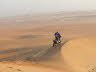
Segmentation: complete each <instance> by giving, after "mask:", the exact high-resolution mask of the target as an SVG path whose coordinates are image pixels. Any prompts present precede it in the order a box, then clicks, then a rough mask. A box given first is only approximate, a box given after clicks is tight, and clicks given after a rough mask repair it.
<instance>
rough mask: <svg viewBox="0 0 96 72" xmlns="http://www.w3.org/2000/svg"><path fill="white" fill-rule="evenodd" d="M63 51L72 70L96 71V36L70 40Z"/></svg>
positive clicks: (77, 71)
mask: <svg viewBox="0 0 96 72" xmlns="http://www.w3.org/2000/svg"><path fill="white" fill-rule="evenodd" d="M61 52H62V55H63V58H64V62H65V63H67V68H69V69H70V72H96V37H88V38H80V39H75V40H70V41H69V42H68V43H66V44H65V45H64V46H63V48H62V51H61Z"/></svg>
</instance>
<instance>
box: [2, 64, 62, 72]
mask: <svg viewBox="0 0 96 72" xmlns="http://www.w3.org/2000/svg"><path fill="white" fill-rule="evenodd" d="M0 72H63V71H60V70H58V69H53V68H48V67H40V66H32V65H31V66H30V65H20V64H19V65H18V64H17V65H16V64H12V63H10V64H8V63H0Z"/></svg>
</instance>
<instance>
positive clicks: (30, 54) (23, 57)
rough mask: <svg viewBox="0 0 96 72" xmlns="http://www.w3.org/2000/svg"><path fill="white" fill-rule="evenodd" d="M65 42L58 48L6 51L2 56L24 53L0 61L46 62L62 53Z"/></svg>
mask: <svg viewBox="0 0 96 72" xmlns="http://www.w3.org/2000/svg"><path fill="white" fill-rule="evenodd" d="M66 42H67V41H65V42H64V43H62V44H59V45H57V46H56V47H48V46H47V47H42V48H18V49H13V50H6V51H2V52H0V54H4V53H6V54H7V53H11V52H18V51H22V52H23V53H18V54H16V55H11V56H8V57H3V58H0V61H11V62H12V61H26V62H27V61H28V62H32V61H34V62H36V61H44V60H49V59H50V57H51V56H53V55H55V54H56V53H58V52H60V50H61V48H62V46H63V45H64V44H65V43H66Z"/></svg>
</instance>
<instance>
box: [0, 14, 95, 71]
mask: <svg viewBox="0 0 96 72" xmlns="http://www.w3.org/2000/svg"><path fill="white" fill-rule="evenodd" d="M74 14H75V13H74ZM74 14H73V13H72V14H71V13H70V14H69V13H68V14H63V13H57V14H50V15H39V16H31V15H22V16H16V17H7V18H6V17H5V18H0V72H20V71H21V72H85V71H86V72H88V70H89V68H88V67H90V64H92V65H95V60H96V59H95V58H96V57H95V47H96V45H95V42H96V38H95V36H96V17H95V16H93V15H94V14H93V15H90V14H89V13H84V14H83V13H81V14H80V13H77V14H79V16H78V15H74ZM87 14H88V15H87ZM56 31H59V32H60V33H61V35H62V44H60V45H58V46H56V47H52V43H53V39H54V35H53V34H54V33H55V32H56ZM91 70H92V68H91Z"/></svg>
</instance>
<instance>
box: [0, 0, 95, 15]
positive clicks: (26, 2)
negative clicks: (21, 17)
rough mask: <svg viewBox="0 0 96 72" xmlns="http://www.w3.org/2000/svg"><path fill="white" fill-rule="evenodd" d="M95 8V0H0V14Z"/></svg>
mask: <svg viewBox="0 0 96 72" xmlns="http://www.w3.org/2000/svg"><path fill="white" fill-rule="evenodd" d="M87 10H88V11H89V10H96V0H0V16H15V15H18V14H35V13H51V12H59V11H87Z"/></svg>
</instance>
